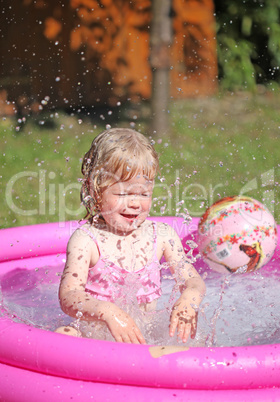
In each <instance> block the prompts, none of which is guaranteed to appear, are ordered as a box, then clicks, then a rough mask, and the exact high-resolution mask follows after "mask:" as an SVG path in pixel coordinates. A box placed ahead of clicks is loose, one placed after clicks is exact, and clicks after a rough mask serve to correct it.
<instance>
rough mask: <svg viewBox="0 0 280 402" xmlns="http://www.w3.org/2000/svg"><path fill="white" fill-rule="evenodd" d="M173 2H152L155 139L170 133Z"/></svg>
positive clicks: (151, 38)
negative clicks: (169, 105)
mask: <svg viewBox="0 0 280 402" xmlns="http://www.w3.org/2000/svg"><path fill="white" fill-rule="evenodd" d="M171 1H172V0H152V26H151V37H150V44H151V55H150V64H151V68H152V97H151V109H152V121H151V131H152V134H153V136H154V137H159V136H161V135H164V133H166V132H167V131H168V128H169V124H168V120H169V119H168V102H169V86H170V79H169V69H170V46H171V43H172V19H171Z"/></svg>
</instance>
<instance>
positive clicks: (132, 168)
mask: <svg viewBox="0 0 280 402" xmlns="http://www.w3.org/2000/svg"><path fill="white" fill-rule="evenodd" d="M81 170H82V174H83V175H84V179H83V184H82V188H81V201H82V203H83V204H84V206H85V207H86V210H87V214H86V216H85V219H88V220H89V221H90V222H91V223H92V220H93V217H94V216H95V215H98V214H99V212H100V203H101V195H102V191H104V190H105V189H106V188H108V187H110V186H111V185H113V184H115V183H117V182H119V181H128V180H130V179H131V178H133V177H135V176H136V175H138V174H142V175H143V176H144V177H146V178H147V180H151V181H153V180H154V179H155V177H156V174H157V172H158V170H159V161H158V155H157V153H156V151H155V150H154V148H153V146H152V145H151V143H150V141H149V140H148V139H147V138H146V137H145V136H144V135H143V134H140V133H138V132H137V131H134V130H131V129H129V128H112V129H109V130H106V131H103V132H102V133H100V134H99V135H98V136H97V137H96V138H95V139H94V140H93V142H92V144H91V147H90V149H89V151H88V152H87V153H86V154H85V156H84V159H83V162H82V169H81Z"/></svg>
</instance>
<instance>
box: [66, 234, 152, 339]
mask: <svg viewBox="0 0 280 402" xmlns="http://www.w3.org/2000/svg"><path fill="white" fill-rule="evenodd" d="M98 259H99V252H98V249H97V246H96V244H95V243H94V242H93V241H92V240H91V239H90V237H89V236H88V235H87V234H86V233H84V232H83V231H81V230H76V231H75V232H74V234H73V235H72V237H71V238H70V240H69V242H68V246H67V260H66V264H65V268H64V271H63V275H62V277H61V281H60V287H59V300H60V305H61V309H62V310H63V311H64V312H65V313H66V314H68V315H69V316H71V317H76V318H78V317H80V318H82V319H84V320H86V321H95V320H101V321H104V322H106V324H107V325H108V328H109V330H110V331H111V333H112V335H113V336H114V338H115V339H116V341H117V342H128V343H145V340H144V338H143V336H142V334H141V332H140V330H139V328H138V327H137V326H136V324H135V323H134V321H133V320H132V318H131V317H130V316H129V315H128V314H126V313H125V312H124V311H123V310H122V309H120V308H119V307H117V306H116V305H115V304H114V303H111V302H107V301H102V300H98V299H95V298H94V297H92V296H91V295H90V294H89V293H87V292H86V290H85V288H86V283H87V278H88V270H89V267H90V266H93V265H95V264H96V263H97V261H98Z"/></svg>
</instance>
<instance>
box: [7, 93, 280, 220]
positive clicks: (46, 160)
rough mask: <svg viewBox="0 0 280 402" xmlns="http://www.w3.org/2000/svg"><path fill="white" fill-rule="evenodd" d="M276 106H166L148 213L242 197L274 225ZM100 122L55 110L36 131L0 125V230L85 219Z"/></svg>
mask: <svg viewBox="0 0 280 402" xmlns="http://www.w3.org/2000/svg"><path fill="white" fill-rule="evenodd" d="M279 101H280V96H279V95H278V96H277V95H276V94H274V93H273V92H270V93H266V94H258V95H252V94H245V93H239V94H227V95H223V96H221V97H216V98H212V99H208V100H207V99H200V100H187V101H180V102H174V103H173V104H171V105H170V123H171V127H170V135H168V136H164V137H162V136H160V135H159V136H158V138H156V139H155V147H156V149H157V151H158V152H159V154H160V160H161V168H162V170H161V178H160V179H158V180H157V182H156V186H155V194H154V195H155V201H154V205H153V208H152V214H154V215H159V214H162V213H164V214H168V215H175V214H176V210H177V213H181V212H183V210H184V208H186V209H187V210H188V211H189V213H190V214H191V215H193V216H200V215H201V214H202V213H203V212H204V211H205V209H206V207H207V206H209V205H211V204H212V203H213V202H214V201H216V200H217V199H218V198H221V197H224V196H227V195H234V194H240V193H244V194H246V195H249V196H252V197H254V198H257V199H258V200H260V201H262V202H264V203H265V204H266V205H267V206H268V208H269V209H270V210H271V211H272V212H273V211H274V214H275V218H276V220H277V221H278V222H279V221H280V219H279V212H280V208H279V202H278V199H279V185H278V182H279V172H280V170H279V166H280V147H279V136H280V116H279V106H278V105H279ZM40 119H41V121H40ZM102 119H103V120H102ZM102 119H99V120H98V123H96V121H93V120H90V118H89V117H87V116H82V117H81V116H77V115H74V116H69V115H67V114H66V113H64V112H60V111H57V113H56V114H55V113H54V114H53V115H52V116H50V113H49V114H48V119H47V120H44V119H43V116H42V117H39V119H38V121H37V124H34V122H32V120H31V119H30V120H28V122H27V124H26V125H25V126H24V128H23V129H22V130H20V131H17V129H16V127H17V122H16V121H15V120H11V119H6V120H5V119H4V120H2V122H1V125H0V133H1V134H0V135H1V174H0V175H1V196H2V203H1V212H0V219H1V226H2V227H10V226H18V225H27V224H35V223H40V222H54V221H58V220H69V219H79V218H82V217H83V213H84V210H83V208H82V207H81V206H80V200H79V187H80V184H79V182H78V178H81V173H80V165H81V158H82V156H83V154H84V153H85V152H86V151H87V150H88V148H89V146H90V143H91V141H92V139H93V138H94V137H95V136H96V135H97V134H98V133H99V132H100V131H101V130H103V129H104V128H105V126H106V124H108V121H109V117H108V121H107V119H106V115H104V118H102ZM111 120H112V116H111V117H110V124H111V125H112V127H114V126H119V127H120V126H124V125H125V126H133V125H134V124H135V129H137V130H140V131H141V132H143V133H146V132H147V121H145V120H144V119H141V118H139V119H135V118H134V119H132V120H131V121H130V120H129V119H125V120H123V121H121V120H119V121H118V122H117V123H112V121H111ZM42 123H44V124H42ZM50 123H51V124H50ZM47 126H50V127H49V128H47ZM52 126H53V127H52Z"/></svg>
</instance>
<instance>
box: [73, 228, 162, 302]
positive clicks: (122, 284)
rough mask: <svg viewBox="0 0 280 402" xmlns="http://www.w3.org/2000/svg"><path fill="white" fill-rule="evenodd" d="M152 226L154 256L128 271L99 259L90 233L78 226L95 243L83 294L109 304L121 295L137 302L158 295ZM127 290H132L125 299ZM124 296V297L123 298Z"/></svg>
mask: <svg viewBox="0 0 280 402" xmlns="http://www.w3.org/2000/svg"><path fill="white" fill-rule="evenodd" d="M153 227H154V254H153V258H152V260H151V261H150V262H149V263H148V264H147V265H145V266H143V268H141V269H139V270H138V271H135V272H129V271H127V270H126V269H124V268H121V267H119V266H117V265H116V264H115V263H113V262H112V261H110V260H109V259H107V258H106V257H104V256H102V255H101V253H100V249H99V247H98V244H97V240H96V238H95V236H94V234H93V233H92V232H91V231H89V230H88V229H86V228H85V227H81V228H80V230H83V231H84V232H86V233H87V234H88V235H89V236H90V238H91V239H92V240H93V241H94V242H95V244H96V246H97V248H98V250H99V260H98V261H97V263H96V264H95V265H94V267H91V268H89V273H88V280H87V285H86V291H87V292H88V293H90V294H91V295H92V296H93V297H95V298H96V299H99V300H106V301H110V302H113V301H114V300H119V299H120V298H123V297H124V296H125V299H126V300H127V298H129V297H131V298H133V297H135V295H136V298H137V302H138V303H139V304H141V303H149V302H152V301H153V300H155V299H157V298H159V297H160V296H161V286H160V263H159V261H158V258H157V254H156V250H157V242H156V223H155V222H153ZM129 289H131V290H132V292H131V296H129V293H130V292H129ZM124 294H125V295H124Z"/></svg>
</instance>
